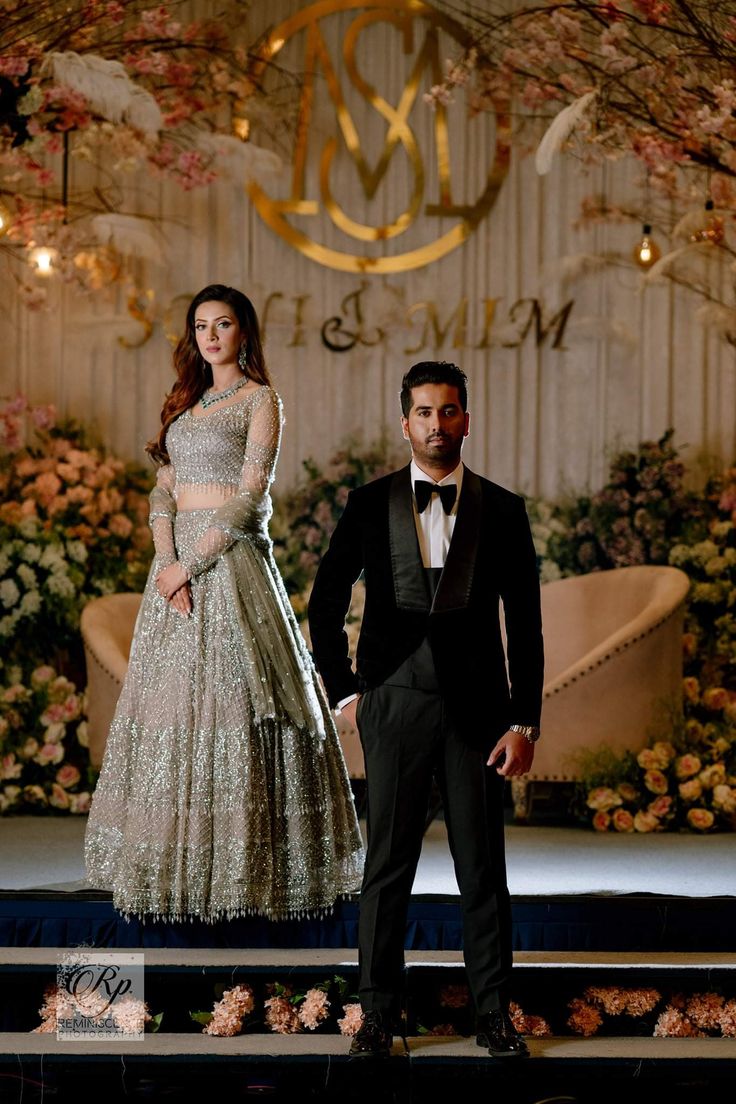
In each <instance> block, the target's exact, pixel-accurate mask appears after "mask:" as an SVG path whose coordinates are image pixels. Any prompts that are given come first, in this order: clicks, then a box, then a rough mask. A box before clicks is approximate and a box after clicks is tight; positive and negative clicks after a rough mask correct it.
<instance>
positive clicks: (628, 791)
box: [616, 782, 639, 801]
mask: <svg viewBox="0 0 736 1104" xmlns="http://www.w3.org/2000/svg"><path fill="white" fill-rule="evenodd" d="M616 789H617V790H618V792H619V793H620V794H621V797H622V798H623V799H624V801H636V799H637V797H638V796H639V791H638V790H637V788H636V786H632V785H631V783H630V782H621V783H620V784H619V785H618V786H617V787H616Z"/></svg>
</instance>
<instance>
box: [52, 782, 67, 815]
mask: <svg viewBox="0 0 736 1104" xmlns="http://www.w3.org/2000/svg"><path fill="white" fill-rule="evenodd" d="M49 805H53V806H54V808H55V809H68V808H69V794H68V793H67V792H66V790H64V789H62V787H61V786H60V785H59V783H58V782H53V783H52V785H51V796H50V797H49Z"/></svg>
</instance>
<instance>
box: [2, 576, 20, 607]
mask: <svg viewBox="0 0 736 1104" xmlns="http://www.w3.org/2000/svg"><path fill="white" fill-rule="evenodd" d="M19 598H20V591H19V590H18V587H17V585H16V583H15V581H14V580H13V579H3V581H2V582H1V583H0V602H2V604H3V605H4V606H5V608H6V609H10V607H11V606H14V605H15V603H16V602H17V601H18V599H19Z"/></svg>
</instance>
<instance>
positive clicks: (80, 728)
mask: <svg viewBox="0 0 736 1104" xmlns="http://www.w3.org/2000/svg"><path fill="white" fill-rule="evenodd" d="M77 739H78V740H79V743H80V745H81V746H82V747H89V732H88V729H87V722H86V721H80V722H79V724H78V725H77Z"/></svg>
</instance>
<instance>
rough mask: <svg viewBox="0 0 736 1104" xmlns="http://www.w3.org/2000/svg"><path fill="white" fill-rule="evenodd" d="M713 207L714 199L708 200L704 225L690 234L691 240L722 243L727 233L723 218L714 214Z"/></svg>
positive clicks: (714, 243)
mask: <svg viewBox="0 0 736 1104" xmlns="http://www.w3.org/2000/svg"><path fill="white" fill-rule="evenodd" d="M713 208H714V204H713V200H712V199H708V200H706V204H705V219H704V221H703V225H702V226H699V227H698V229H697V230H694V231H693V233H692V234H691V235H690V241H691V242H693V243H695V242H707V243H710V244H711V245H720V244H721V242H722V241H723V239H724V237H725V234H726V231H725V228H724V225H723V219H722V218H721V216H720V215H715V214H713Z"/></svg>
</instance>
